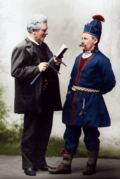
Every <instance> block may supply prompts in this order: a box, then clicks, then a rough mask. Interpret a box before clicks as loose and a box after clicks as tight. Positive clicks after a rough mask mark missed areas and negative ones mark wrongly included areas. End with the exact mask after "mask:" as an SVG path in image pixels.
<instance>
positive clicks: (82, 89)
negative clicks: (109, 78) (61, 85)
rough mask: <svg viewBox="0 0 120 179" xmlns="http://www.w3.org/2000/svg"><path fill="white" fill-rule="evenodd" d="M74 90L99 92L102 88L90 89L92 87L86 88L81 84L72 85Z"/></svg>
mask: <svg viewBox="0 0 120 179" xmlns="http://www.w3.org/2000/svg"><path fill="white" fill-rule="evenodd" d="M72 90H73V91H83V92H90V93H99V92H100V90H96V89H90V88H85V87H80V86H74V85H73V86H72Z"/></svg>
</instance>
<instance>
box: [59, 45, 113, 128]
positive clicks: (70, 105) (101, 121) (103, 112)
mask: <svg viewBox="0 0 120 179" xmlns="http://www.w3.org/2000/svg"><path fill="white" fill-rule="evenodd" d="M81 55H82V54H80V55H79V56H77V58H76V60H75V63H74V66H73V69H72V72H71V79H70V82H69V85H68V91H70V93H69V94H67V96H66V101H65V104H64V107H63V114H62V121H63V123H64V124H67V125H75V126H80V127H107V126H110V117H109V114H108V111H107V108H106V105H105V102H104V99H103V97H102V94H106V93H107V92H109V91H111V90H112V88H113V87H114V86H115V83H116V81H115V76H114V73H113V71H112V68H111V64H110V61H109V59H108V58H107V57H106V56H105V55H104V54H102V53H101V52H100V51H99V49H98V48H96V50H95V53H94V55H93V57H92V58H91V59H90V60H89V61H88V63H87V64H86V65H85V67H84V68H83V70H82V73H81V74H80V79H79V81H78V83H79V85H78V86H81V87H86V88H90V89H96V90H100V92H99V93H91V92H87V93H86V97H85V114H84V116H83V118H81V117H80V115H79V114H80V112H81V109H82V106H83V95H84V92H81V91H78V92H77V93H76V92H74V91H72V89H71V88H72V86H73V85H76V78H77V75H78V65H79V61H80V58H81ZM75 93H76V94H75ZM75 95H76V96H75ZM73 113H74V115H73Z"/></svg>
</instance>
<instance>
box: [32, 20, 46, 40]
mask: <svg viewBox="0 0 120 179" xmlns="http://www.w3.org/2000/svg"><path fill="white" fill-rule="evenodd" d="M47 30H48V25H47V23H41V29H39V30H38V31H34V32H33V33H34V39H35V41H36V42H38V43H40V42H43V41H44V39H45V37H46V35H48V31H47Z"/></svg>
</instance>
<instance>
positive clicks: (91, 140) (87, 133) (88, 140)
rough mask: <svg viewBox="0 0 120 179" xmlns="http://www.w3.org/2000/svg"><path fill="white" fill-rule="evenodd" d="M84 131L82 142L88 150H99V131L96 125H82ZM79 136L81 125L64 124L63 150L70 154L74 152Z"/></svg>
mask: <svg viewBox="0 0 120 179" xmlns="http://www.w3.org/2000/svg"><path fill="white" fill-rule="evenodd" d="M82 129H83V132H84V143H85V146H86V148H87V150H88V151H90V152H96V151H99V143H100V141H99V139H98V137H99V136H100V133H99V131H98V128H96V127H83V128H82ZM80 136H81V127H79V126H72V125H66V130H65V133H64V139H65V141H66V142H65V150H66V151H67V152H70V153H72V154H75V153H76V150H77V147H78V144H79V138H80Z"/></svg>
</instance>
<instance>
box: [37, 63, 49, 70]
mask: <svg viewBox="0 0 120 179" xmlns="http://www.w3.org/2000/svg"><path fill="white" fill-rule="evenodd" d="M48 66H49V65H48V63H46V62H41V63H39V65H38V68H39V71H40V72H42V71H45V70H46V69H47V67H48Z"/></svg>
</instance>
